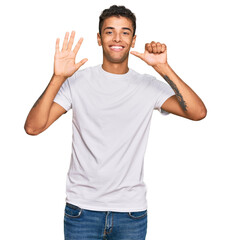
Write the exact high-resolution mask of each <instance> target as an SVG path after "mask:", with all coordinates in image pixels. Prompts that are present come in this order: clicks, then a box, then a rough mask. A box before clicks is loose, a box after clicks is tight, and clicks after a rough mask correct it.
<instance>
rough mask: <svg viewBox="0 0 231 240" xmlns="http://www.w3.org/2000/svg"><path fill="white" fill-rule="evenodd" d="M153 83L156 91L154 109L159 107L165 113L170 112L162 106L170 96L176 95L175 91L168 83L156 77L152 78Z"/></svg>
mask: <svg viewBox="0 0 231 240" xmlns="http://www.w3.org/2000/svg"><path fill="white" fill-rule="evenodd" d="M152 84H153V87H154V91H155V102H154V109H157V110H158V111H159V112H160V113H162V114H163V115H167V114H169V113H168V112H166V111H164V110H163V109H161V106H162V105H163V103H164V102H165V101H166V100H167V99H168V98H170V97H171V96H173V95H175V92H174V91H173V89H172V88H171V87H170V86H169V85H168V84H167V83H165V82H162V81H160V80H158V79H156V78H155V77H153V79H152Z"/></svg>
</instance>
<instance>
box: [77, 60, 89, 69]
mask: <svg viewBox="0 0 231 240" xmlns="http://www.w3.org/2000/svg"><path fill="white" fill-rule="evenodd" d="M87 61H88V59H87V58H84V59H82V60H81V61H80V62H78V63H76V64H75V68H76V71H77V70H78V69H79V68H80V67H81V66H82V65H83V64H84V63H85V62H87Z"/></svg>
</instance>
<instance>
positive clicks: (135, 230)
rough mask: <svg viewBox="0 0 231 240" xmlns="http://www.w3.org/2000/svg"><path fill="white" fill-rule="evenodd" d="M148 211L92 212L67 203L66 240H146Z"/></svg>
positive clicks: (65, 218)
mask: <svg viewBox="0 0 231 240" xmlns="http://www.w3.org/2000/svg"><path fill="white" fill-rule="evenodd" d="M146 233H147V210H144V211H139V212H112V211H92V210H87V209H83V208H80V207H78V206H75V205H72V204H70V203H66V206H65V214H64V236H65V240H145V237H146Z"/></svg>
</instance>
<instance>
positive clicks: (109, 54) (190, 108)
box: [25, 5, 206, 240]
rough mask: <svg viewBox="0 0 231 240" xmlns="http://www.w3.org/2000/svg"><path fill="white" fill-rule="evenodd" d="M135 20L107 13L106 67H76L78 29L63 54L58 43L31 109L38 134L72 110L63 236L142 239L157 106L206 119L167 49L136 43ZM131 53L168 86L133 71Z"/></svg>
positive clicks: (102, 33) (102, 42) (103, 27)
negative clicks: (147, 158)
mask: <svg viewBox="0 0 231 240" xmlns="http://www.w3.org/2000/svg"><path fill="white" fill-rule="evenodd" d="M135 30H136V17H135V15H134V14H133V13H132V12H131V11H130V10H129V9H126V8H125V7H123V6H115V5H114V6H111V7H110V8H109V9H105V10H104V11H103V12H102V14H101V16H100V22H99V33H98V34H97V40H98V45H99V46H102V49H103V64H102V65H98V66H94V67H89V68H85V69H83V70H78V69H79V68H80V67H81V66H82V65H83V64H84V63H85V62H86V61H87V59H83V60H81V61H80V62H78V63H75V57H76V55H77V53H78V50H79V48H80V46H81V44H82V41H83V39H82V38H80V40H79V41H78V43H77V44H76V46H75V47H74V48H73V50H72V47H73V42H74V37H75V32H74V31H73V32H72V33H71V36H70V39H69V40H68V37H69V33H66V35H65V38H64V41H63V46H62V49H61V51H60V49H59V42H60V40H59V39H57V41H56V52H55V60H54V74H53V76H52V78H51V80H50V82H49V84H48V86H47V88H46V90H45V91H44V93H43V94H42V95H41V97H40V98H39V99H38V100H37V102H36V103H35V104H34V106H33V108H32V109H31V111H30V113H29V115H28V117H27V120H26V123H25V130H26V132H27V133H28V134H30V135H37V134H39V133H41V132H43V131H44V130H46V129H47V128H48V127H49V126H50V125H51V124H52V123H53V122H54V121H55V120H57V119H58V118H59V117H60V116H61V115H62V114H64V113H66V112H67V111H68V110H70V109H72V110H73V118H72V126H73V145H72V146H73V149H72V155H71V163H70V168H69V171H68V175H67V190H66V193H67V197H66V207H65V217H64V233H65V239H66V240H69V239H78V240H81V239H92V240H93V239H94V240H95V239H118V240H123V239H124V240H125V239H126V240H129V239H131V240H144V239H145V236H146V231H147V203H146V186H145V183H144V182H143V157H144V153H145V148H146V145H147V139H148V133H149V128H150V123H151V117H152V112H153V109H158V110H159V111H160V112H161V113H163V114H168V113H173V114H176V115H179V116H181V117H185V118H188V119H191V120H201V119H203V118H204V117H205V116H206V108H205V106H204V104H203V102H202V101H201V99H200V98H199V97H198V96H197V94H196V93H195V92H193V90H192V89H191V88H190V87H189V86H187V85H186V84H185V83H184V82H183V81H182V80H181V79H180V78H179V77H178V76H177V75H176V73H175V72H174V71H173V70H172V69H171V67H170V66H169V64H168V62H167V47H166V45H165V44H161V43H159V42H151V43H147V44H146V45H145V51H144V53H138V52H135V51H132V52H130V48H133V47H134V46H135V41H136V35H135ZM129 52H130V53H131V54H133V55H135V56H137V57H139V58H140V59H142V60H143V61H145V62H146V63H147V64H148V65H150V67H152V68H153V69H154V70H155V71H157V72H158V73H159V74H160V75H161V76H162V77H163V78H164V79H165V80H166V82H167V83H168V84H167V83H164V82H162V81H159V80H157V79H156V78H155V77H153V76H151V75H148V74H139V73H137V72H135V71H134V70H132V69H129V68H128V57H129Z"/></svg>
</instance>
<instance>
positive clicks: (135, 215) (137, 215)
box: [128, 209, 148, 219]
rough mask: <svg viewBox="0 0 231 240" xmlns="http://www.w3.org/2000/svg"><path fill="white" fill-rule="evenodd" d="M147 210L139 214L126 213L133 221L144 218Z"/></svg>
mask: <svg viewBox="0 0 231 240" xmlns="http://www.w3.org/2000/svg"><path fill="white" fill-rule="evenodd" d="M147 213H148V211H147V209H146V210H144V211H139V212H128V215H129V216H130V217H131V218H133V219H140V218H144V217H145V216H147Z"/></svg>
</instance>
